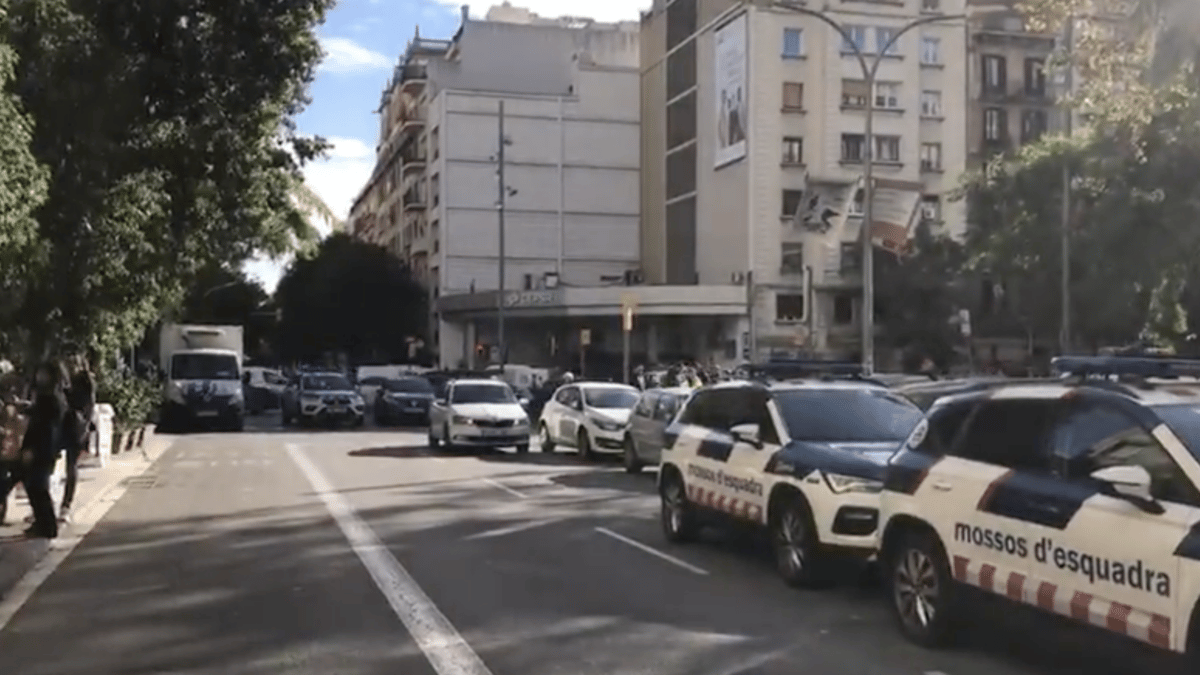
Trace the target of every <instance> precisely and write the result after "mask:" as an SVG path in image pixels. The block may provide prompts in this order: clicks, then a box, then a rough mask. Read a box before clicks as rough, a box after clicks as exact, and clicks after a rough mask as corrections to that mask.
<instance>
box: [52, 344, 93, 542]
mask: <svg viewBox="0 0 1200 675" xmlns="http://www.w3.org/2000/svg"><path fill="white" fill-rule="evenodd" d="M67 405H68V411H67V415H66V421H65V424H64V428H63V444H64V450H65V451H66V460H67V461H66V464H67V467H66V469H67V477H66V484H65V485H64V486H63V499H62V505H61V507H60V509H59V520H60V521H62V522H64V523H65V522H67V521H68V520H70V517H71V503H72V502H73V501H74V500H75V487H76V485H77V484H78V483H79V458H80V457H81V456H82V455H83V453H84V451H85V450H87V448H88V441H89V440H91V434H92V412H93V410H94V409H95V407H96V380H95V378H93V377H92V371H91V369H90V368H88V363H87V360H86V359H84V358H83V357H78V358H76V359H75V364H74V372H73V373H72V374H71V379H70V384H69V386H68V388H67Z"/></svg>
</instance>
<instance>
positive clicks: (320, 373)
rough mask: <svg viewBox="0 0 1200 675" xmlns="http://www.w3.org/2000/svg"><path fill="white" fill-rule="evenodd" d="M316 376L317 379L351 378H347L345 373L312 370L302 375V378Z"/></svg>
mask: <svg viewBox="0 0 1200 675" xmlns="http://www.w3.org/2000/svg"><path fill="white" fill-rule="evenodd" d="M314 376H315V377H331V376H333V377H340V378H343V379H349V378H346V375H345V373H339V372H337V371H333V370H310V371H308V372H306V373H300V377H314Z"/></svg>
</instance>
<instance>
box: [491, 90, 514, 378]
mask: <svg viewBox="0 0 1200 675" xmlns="http://www.w3.org/2000/svg"><path fill="white" fill-rule="evenodd" d="M496 127H497V131H498V138H497V141H496V144H497V147H498V149H497V151H496V156H495V158H494V159H495V160H496V184H497V186H498V187H497V199H496V213H497V214H498V216H499V219H498V220H499V222H498V225H499V232H498V233H497V238H498V241H497V248H498V251H497V255H498V257H499V261H498V265H497V267H498V268H499V269H498V272H497V274H498V277H499V278H498V279H497V281H498V284H497V288H498V289H499V290H498V291H497V294H496V349H497V350H498V351H499V352H500V353H499V354H498V357H499V360H500V367H501V368H504V366H506V365H508V345H507V342H506V340H505V335H504V329H505V326H504V323H505V316H504V311H505V300H506V298H505V296H506V295H507V292H506V288H505V276H506V270H505V263H506V262H507V257H508V252H507V251H506V250H505V248H506V242H505V224H504V216H505V211H506V210H507V209H508V198H509V197H512V196H513V195H515V194H517V191H516V190H514V189H513V188H510V187H509V186H508V183H506V182H505V180H504V163H505V155H506V149H507V148H508V146H510V145H512V139H511V138H509V137H508V135H507V134H505V133H504V100H503V99H501V100H500V102H499V106H498V108H497V123H496Z"/></svg>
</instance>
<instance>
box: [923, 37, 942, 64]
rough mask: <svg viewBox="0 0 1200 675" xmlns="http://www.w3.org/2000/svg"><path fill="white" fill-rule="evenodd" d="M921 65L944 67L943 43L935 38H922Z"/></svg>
mask: <svg viewBox="0 0 1200 675" xmlns="http://www.w3.org/2000/svg"><path fill="white" fill-rule="evenodd" d="M921 65H924V66H940V65H942V41H941V39H939V38H935V37H922V38H921Z"/></svg>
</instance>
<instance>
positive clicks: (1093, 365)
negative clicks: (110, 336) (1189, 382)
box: [1050, 356, 1200, 378]
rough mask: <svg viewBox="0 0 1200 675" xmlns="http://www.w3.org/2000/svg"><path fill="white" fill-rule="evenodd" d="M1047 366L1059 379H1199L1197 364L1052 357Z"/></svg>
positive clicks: (1128, 358) (1127, 358) (1149, 359)
mask: <svg viewBox="0 0 1200 675" xmlns="http://www.w3.org/2000/svg"><path fill="white" fill-rule="evenodd" d="M1050 366H1051V367H1052V368H1054V370H1055V372H1058V373H1060V374H1062V375H1075V376H1080V377H1086V376H1088V375H1129V376H1134V377H1161V378H1177V377H1200V361H1197V360H1189V359H1166V358H1161V357H1134V356H1056V357H1054V358H1053V359H1051V360H1050Z"/></svg>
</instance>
